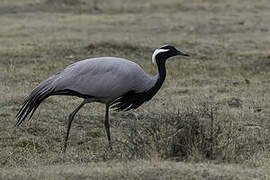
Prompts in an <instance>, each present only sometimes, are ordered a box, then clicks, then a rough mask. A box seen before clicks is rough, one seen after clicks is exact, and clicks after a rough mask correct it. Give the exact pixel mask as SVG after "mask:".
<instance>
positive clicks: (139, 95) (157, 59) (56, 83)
mask: <svg viewBox="0 0 270 180" xmlns="http://www.w3.org/2000/svg"><path fill="white" fill-rule="evenodd" d="M176 55H184V56H186V55H187V54H185V53H182V52H180V51H178V50H176V49H175V48H174V47H173V46H170V45H165V46H162V47H161V48H159V49H157V50H156V51H155V52H154V54H153V57H152V59H153V62H154V63H156V64H157V66H158V70H159V73H158V74H157V75H156V76H154V77H151V76H149V75H148V74H146V73H145V72H144V71H143V69H142V68H141V67H140V66H139V65H138V64H136V63H134V62H132V61H129V60H126V59H122V58H115V57H100V58H92V59H86V60H82V61H78V62H76V63H74V64H71V65H69V66H68V67H66V68H65V69H64V70H62V71H60V72H58V73H56V74H55V75H53V76H51V77H49V78H48V79H47V80H45V81H43V82H41V83H40V84H39V85H38V86H37V87H36V88H35V89H34V90H33V91H32V92H31V93H30V95H29V96H28V97H27V98H26V100H25V101H24V103H23V105H22V107H21V109H20V111H19V112H18V114H17V116H16V117H17V119H18V121H17V123H16V125H17V126H19V125H20V124H21V123H22V122H23V121H24V120H25V119H26V118H27V117H28V116H29V119H30V118H31V117H32V115H33V114H34V112H35V110H36V109H37V107H38V106H39V104H40V103H41V102H42V101H43V100H44V99H46V98H48V97H49V96H52V95H70V96H78V97H81V98H83V99H84V101H83V102H82V103H81V104H80V105H79V106H78V107H77V108H76V109H75V110H74V111H73V112H72V113H71V114H70V116H69V123H68V130H67V135H66V139H65V145H64V151H65V149H66V146H67V141H68V136H69V131H70V127H71V123H72V120H73V118H74V116H75V114H76V113H77V112H78V111H79V110H80V108H81V107H83V105H84V104H86V103H90V102H100V103H104V104H106V114H105V129H106V133H107V136H108V140H109V142H110V141H111V137H110V127H109V108H110V107H111V108H115V109H116V110H130V109H136V108H138V107H139V106H141V105H142V104H143V103H144V102H145V101H148V100H150V99H151V98H152V97H153V96H154V95H155V94H156V92H157V91H158V90H159V89H160V87H161V85H162V83H163V81H164V79H165V77H166V68H165V61H166V59H168V58H169V57H172V56H176Z"/></svg>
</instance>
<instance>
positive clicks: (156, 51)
mask: <svg viewBox="0 0 270 180" xmlns="http://www.w3.org/2000/svg"><path fill="white" fill-rule="evenodd" d="M169 50H170V49H156V50H155V51H154V53H153V55H152V62H153V64H157V62H156V56H157V55H158V54H159V53H162V52H167V51H169Z"/></svg>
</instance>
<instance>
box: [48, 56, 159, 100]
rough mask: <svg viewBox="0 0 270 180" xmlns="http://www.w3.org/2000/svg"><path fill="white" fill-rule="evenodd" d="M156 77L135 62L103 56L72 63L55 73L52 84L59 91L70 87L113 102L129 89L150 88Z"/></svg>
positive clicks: (141, 89)
mask: <svg viewBox="0 0 270 180" xmlns="http://www.w3.org/2000/svg"><path fill="white" fill-rule="evenodd" d="M155 79H156V78H152V77H150V76H149V75H148V74H146V73H145V72H144V71H143V69H142V68H141V67H140V66H139V65H138V64H136V63H134V62H132V61H129V60H126V59H121V58H115V57H101V58H93V59H86V60H83V61H79V62H76V63H74V64H72V65H70V66H68V67H67V68H65V69H64V70H63V71H61V72H59V73H58V74H57V75H55V76H54V81H53V83H52V84H51V85H52V87H53V88H54V89H55V91H59V90H64V89H69V90H73V91H76V92H80V93H81V94H84V95H89V96H93V97H95V98H96V99H98V100H99V101H101V102H103V103H110V102H112V101H113V100H114V99H116V98H118V97H119V96H121V95H123V94H124V93H126V92H128V91H131V90H133V91H135V92H143V91H146V90H147V89H149V88H151V87H152V86H153V85H154V83H155ZM108 90H109V91H108Z"/></svg>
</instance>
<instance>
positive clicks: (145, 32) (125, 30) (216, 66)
mask: <svg viewBox="0 0 270 180" xmlns="http://www.w3.org/2000/svg"><path fill="white" fill-rule="evenodd" d="M269 8H270V4H269V3H268V1H267V0H259V1H252V0H245V1H244V0H226V1H217V0H192V1H188V0H167V1H162V0H148V1H142V0H138V1H130V0H114V1H109V0H101V1H96V0H93V1H86V0H57V1H52V0H25V1H20V0H12V1H10V0H2V1H1V4H0V83H1V85H0V95H1V102H0V122H1V127H0V132H1V133H0V149H1V150H0V177H1V179H18V178H19V179H270V172H269V169H270V163H269V162H270V151H269V148H270V121H269V120H270V95H269V94H270V93H269V92H270V87H269V83H270V80H269V79H270V51H269V47H270V18H269V17H270V11H269ZM164 44H172V45H174V46H175V47H176V48H177V49H179V50H182V51H184V52H186V53H188V54H190V57H188V58H187V57H175V58H172V59H171V60H170V61H169V62H168V63H167V71H168V75H167V78H166V80H165V83H164V85H163V86H162V88H161V90H160V91H159V92H158V94H157V95H156V96H155V97H154V98H153V99H152V100H151V101H149V102H147V103H146V104H144V105H143V106H142V107H140V108H138V109H137V110H135V111H129V112H115V111H111V125H112V132H111V133H112V138H113V145H112V146H113V149H112V150H111V149H110V148H109V146H108V142H107V139H106V134H105V129H104V126H103V124H104V123H103V122H104V112H105V106H104V105H102V104H98V103H93V104H88V105H86V106H85V107H84V108H83V109H82V110H81V111H80V112H79V113H78V114H77V116H76V117H75V120H74V123H73V125H72V128H71V134H70V141H69V145H68V149H67V152H66V153H65V154H63V153H62V151H61V150H62V147H63V139H64V135H65V132H66V126H67V122H66V120H67V117H68V115H69V113H70V112H72V111H73V109H75V108H76V106H78V104H79V103H80V102H81V101H82V100H81V99H80V98H76V97H63V96H62V97H56V96H55V97H50V98H48V99H47V100H45V101H44V103H43V104H41V105H40V107H39V109H38V110H37V111H36V113H35V115H34V116H33V118H32V119H31V120H29V121H27V120H26V121H25V122H24V123H23V124H22V125H21V126H20V127H14V124H15V123H16V118H15V115H16V113H17V112H18V110H19V108H20V106H21V104H22V103H23V100H24V98H25V97H26V96H27V95H28V94H29V93H30V92H31V90H32V89H33V88H34V87H35V86H36V85H38V84H39V83H40V82H41V81H42V80H44V79H46V78H48V77H49V76H51V75H53V74H55V73H57V72H58V71H60V70H62V69H63V68H64V67H66V66H67V65H69V64H71V63H74V62H76V61H79V60H82V59H86V58H91V57H99V56H115V57H122V58H126V59H130V60H132V61H134V62H136V63H138V64H139V65H140V66H142V68H143V69H144V70H145V71H146V72H147V73H149V74H151V75H155V74H156V73H157V69H156V66H154V65H153V64H152V62H151V55H152V52H153V50H154V49H155V48H158V47H160V46H161V45H164Z"/></svg>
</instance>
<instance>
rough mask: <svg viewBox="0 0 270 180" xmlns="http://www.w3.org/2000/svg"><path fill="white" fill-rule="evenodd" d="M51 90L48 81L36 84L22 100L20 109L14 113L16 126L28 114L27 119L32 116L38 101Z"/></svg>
mask: <svg viewBox="0 0 270 180" xmlns="http://www.w3.org/2000/svg"><path fill="white" fill-rule="evenodd" d="M52 92H53V88H52V87H51V84H50V81H49V82H48V81H45V82H43V83H41V84H40V85H39V86H37V87H36V88H35V89H34V90H33V91H32V92H31V94H30V95H29V96H28V97H27V98H26V100H25V101H24V103H23V105H22V107H21V109H20V110H19V112H18V113H17V115H16V118H17V120H18V121H17V123H16V126H19V125H21V123H22V122H23V121H24V120H25V119H26V118H27V116H28V115H29V114H30V116H29V119H31V117H32V116H33V114H34V112H35V111H36V110H37V108H38V106H39V105H40V103H41V102H42V101H43V100H44V99H46V98H47V97H49V96H50V95H51V94H52Z"/></svg>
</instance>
